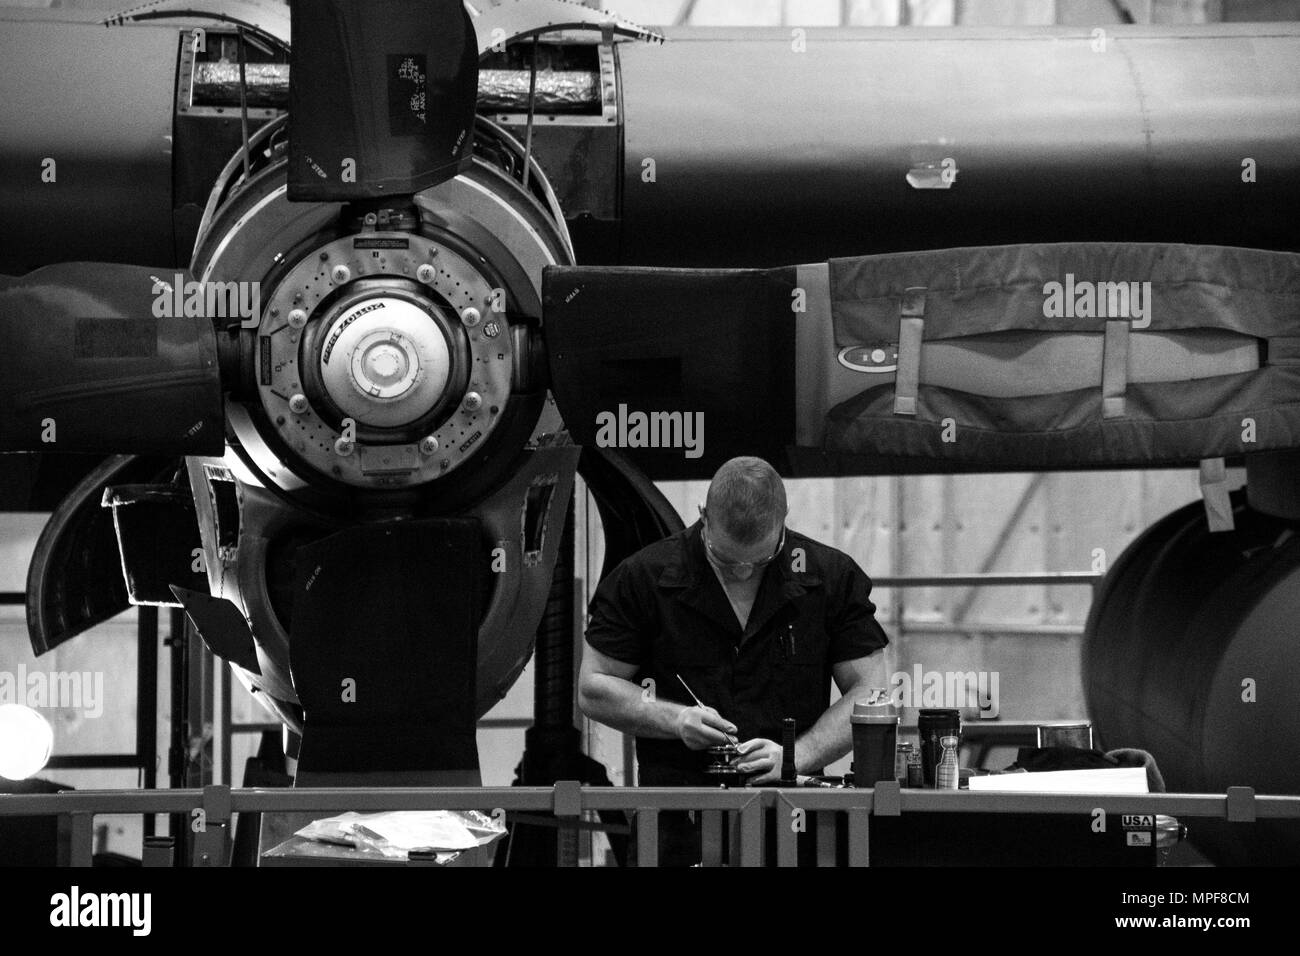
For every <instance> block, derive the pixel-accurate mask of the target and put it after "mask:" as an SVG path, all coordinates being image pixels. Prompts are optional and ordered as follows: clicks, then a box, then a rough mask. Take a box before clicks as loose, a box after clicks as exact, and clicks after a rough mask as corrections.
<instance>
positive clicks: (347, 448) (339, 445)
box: [334, 438, 357, 458]
mask: <svg viewBox="0 0 1300 956" xmlns="http://www.w3.org/2000/svg"><path fill="white" fill-rule="evenodd" d="M356 447H357V446H356V445H355V444H354V443H353V442H350V441H348V440H347V439H346V438H340V439H338V440H337V441H335V442H334V454H336V455H338V456H339V457H340V458H346V457H348V455H350V454H352V452H353V451H354V450H355V449H356Z"/></svg>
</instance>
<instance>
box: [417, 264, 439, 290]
mask: <svg viewBox="0 0 1300 956" xmlns="http://www.w3.org/2000/svg"><path fill="white" fill-rule="evenodd" d="M437 274H438V271H437V270H436V269H434V267H433V266H431V265H429V263H427V262H426V263H423V264H422V265H421V266H420V267H419V268H418V269H416V270H415V277H416V278H417V279H419V280H420V281H421V282H423V283H424V284H425V285H428V284H429V283H431V282H432V281H433V280H434V277H435V276H437Z"/></svg>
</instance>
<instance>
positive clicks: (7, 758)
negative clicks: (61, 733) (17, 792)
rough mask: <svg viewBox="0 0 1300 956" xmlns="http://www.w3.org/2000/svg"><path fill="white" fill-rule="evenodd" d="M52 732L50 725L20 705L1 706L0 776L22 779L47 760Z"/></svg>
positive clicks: (39, 768) (42, 765)
mask: <svg viewBox="0 0 1300 956" xmlns="http://www.w3.org/2000/svg"><path fill="white" fill-rule="evenodd" d="M53 746H54V731H53V730H52V729H50V724H49V722H48V721H47V720H46V719H45V718H44V717H42V716H41V715H40V714H38V713H37V712H36V711H34V710H32V709H31V708H30V707H24V706H23V705H22V704H0V777H7V778H8V779H10V780H25V779H27V778H28V777H30V776H31V775H32V774H34V773H39V772H40V771H41V768H42V767H44V766H45V763H46V761H48V760H49V759H50V750H51V749H52V748H53Z"/></svg>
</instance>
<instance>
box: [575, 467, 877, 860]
mask: <svg viewBox="0 0 1300 956" xmlns="http://www.w3.org/2000/svg"><path fill="white" fill-rule="evenodd" d="M786 513H787V505H786V495H785V487H784V485H783V484H782V482H781V477H780V475H778V474H777V473H776V470H775V469H773V468H772V466H771V465H769V464H768V463H767V462H765V461H763V460H762V459H759V458H733V459H732V460H731V461H728V462H727V463H726V464H724V465H723V466H722V467H721V468H719V469H718V472H717V474H715V475H714V476H713V481H712V482H711V483H710V485H709V491H708V496H707V499H706V503H705V506H704V507H703V508H701V509H700V520H699V521H697V522H696V523H695V524H693V525H692V526H691V527H689V528H687V529H686V530H685V531H681V532H679V533H677V534H675V535H672V536H671V537H668V538H665V539H664V540H663V541H659V542H657V543H655V544H652V545H650V546H649V547H647V548H644V549H642V550H641V551H639V552H638V553H637V554H634V555H633V556H632V557H630V558H628V559H627V560H626V561H624V562H623V563H622V564H620V565H619V566H618V567H617V568H615V569H614V571H613V572H611V573H610V574H609V576H608V577H606V578H605V580H604V581H602V582H601V584H600V587H599V588H597V590H596V594H595V596H594V597H593V598H592V601H591V607H590V609H589V610H590V617H589V621H588V625H587V634H586V643H587V646H586V651H585V653H584V655H583V660H582V670H581V676H580V678H579V686H578V700H579V706H580V707H581V708H582V712H583V713H584V714H586V715H587V716H588V717H591V718H592V719H593V720H598V721H600V722H601V723H603V724H607V725H609V726H610V727H613V728H615V729H616V730H621V731H622V732H624V733H629V734H635V735H636V737H637V761H638V764H639V783H640V784H641V785H642V786H649V787H666V786H711V785H712V784H711V782H710V779H709V777H708V776H707V775H706V774H705V773H704V769H705V767H707V766H708V764H709V759H710V758H709V754H708V753H707V748H708V747H710V746H713V745H715V744H723V743H726V742H727V737H726V735H727V734H731V735H733V736H734V737H735V738H737V739H738V740H739V749H740V752H741V756H740V757H739V758H737V760H736V761H735V765H736V766H737V768H738V769H739V770H740V771H742V772H744V773H747V774H751V775H752V776H750V777H749V778H748V782H749V784H750V785H751V786H752V785H761V784H770V783H772V782H774V781H776V780H778V779H779V778H780V774H781V744H780V739H781V726H782V719H783V718H786V717H793V718H794V719H795V720H796V721H797V726H798V731H799V736H798V739H797V743H796V746H795V768H796V770H797V771H798V773H800V774H816V773H819V772H821V770H822V768H824V767H825V766H826V764H828V763H831V762H833V761H835V760H838V759H839V758H840V757H843V756H844V755H845V754H847V753H848V752H849V751H850V750H851V749H852V732H851V727H850V723H849V714H850V712H851V710H852V707H853V701H854V700H855V699H857V698H859V697H865V696H867V691H868V689H869V687H870V686H871V684H872V680H871V678H872V675H873V672H874V671H875V667H874V662H869V661H868V656H869V655H870V654H872V653H874V652H875V651H878V650H880V649H881V648H882V647H884V646H885V644H886V643H888V640H887V638H886V637H885V634H884V631H883V630H881V627H880V625H879V624H878V623H877V622H876V619H875V616H874V615H875V610H876V607H875V605H874V604H873V603H872V602H871V599H870V594H871V581H870V579H869V578H868V577H867V576H866V574H864V573H863V571H862V570H861V569H860V568H859V567H858V566H857V564H856V563H855V562H854V561H853V559H852V558H850V557H849V556H848V555H846V554H844V553H843V552H841V551H838V550H836V549H835V548H831V547H828V546H826V545H824V544H820V543H819V542H817V541H814V540H813V539H811V538H809V537H806V536H805V535H802V534H799V533H797V532H794V531H790V530H788V529H787V528H786V527H785V518H786ZM678 674H680V675H681V677H682V678H684V679H685V681H686V683H687V684H689V685H690V689H691V690H692V691H694V692H695V694H697V695H698V696H699V698H700V700H701V702H703V703H704V704H705V705H706V706H704V707H700V706H696V705H695V704H694V702H693V701H692V699H691V697H690V695H689V694H688V693H687V691H686V688H685V687H683V686H682V683H681V681H679V680H678V678H677V675H678ZM877 676H878V675H877ZM832 678H833V679H834V681H835V684H836V686H838V687H839V689H840V692H841V694H842V695H843V696H842V697H841V699H840V700H839V701H837V702H836V703H835V705H834V706H828V705H829V703H830V682H831V680H832ZM647 679H649V680H650V681H653V683H652V684H651V683H647ZM877 682H878V681H877ZM661 816H662V817H663V820H662V824H661V830H662V841H663V844H664V847H663V849H662V850H661V859H660V862H661V864H663V865H673V864H678V865H680V864H683V863H691V862H695V861H698V859H699V842H698V836H697V835H696V834H695V832H694V831H693V829H692V828H690V827H689V826H686V827H683V825H682V822H683V821H682V819H681V818H680V817H678V818H676V819H674V818H673V815H670V814H662V815H661ZM800 842H801V844H802V843H806V842H808V841H800Z"/></svg>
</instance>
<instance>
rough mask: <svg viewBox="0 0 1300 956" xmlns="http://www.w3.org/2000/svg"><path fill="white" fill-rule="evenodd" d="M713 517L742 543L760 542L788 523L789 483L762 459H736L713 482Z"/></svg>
mask: <svg viewBox="0 0 1300 956" xmlns="http://www.w3.org/2000/svg"><path fill="white" fill-rule="evenodd" d="M705 507H706V508H707V509H708V515H709V520H710V521H712V522H713V523H714V524H715V525H716V526H717V527H718V528H720V529H721V530H722V531H723V532H725V533H726V534H727V535H728V537H731V538H734V539H735V540H736V542H737V543H738V544H742V545H750V544H756V543H757V542H759V541H761V540H762V539H763V538H764V537H766V536H767V535H769V534H771V533H772V532H773V531H775V530H776V529H777V528H779V527H781V525H782V524H784V523H785V515H786V511H787V505H786V499H785V484H784V483H783V482H782V481H781V476H780V475H778V474H777V473H776V469H775V468H773V467H772V466H771V465H769V464H768V463H767V462H765V461H764V460H763V459H762V458H749V457H745V458H733V459H731V460H730V461H728V462H726V463H724V464H723V466H722V467H721V468H719V469H718V471H717V473H716V474H715V475H714V476H713V480H712V481H711V482H710V483H709V494H708V497H707V499H706V500H705Z"/></svg>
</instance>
